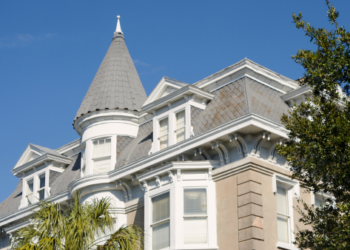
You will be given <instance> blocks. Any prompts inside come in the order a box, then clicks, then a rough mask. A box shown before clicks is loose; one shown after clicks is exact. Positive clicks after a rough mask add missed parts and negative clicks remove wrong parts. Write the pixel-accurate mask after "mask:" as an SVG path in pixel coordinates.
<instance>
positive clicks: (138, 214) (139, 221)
mask: <svg viewBox="0 0 350 250" xmlns="http://www.w3.org/2000/svg"><path fill="white" fill-rule="evenodd" d="M126 221H127V224H128V225H130V224H134V225H137V226H139V227H141V228H143V227H144V207H140V208H138V209H136V210H134V211H131V212H129V213H127V214H126Z"/></svg>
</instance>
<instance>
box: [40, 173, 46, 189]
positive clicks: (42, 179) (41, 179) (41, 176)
mask: <svg viewBox="0 0 350 250" xmlns="http://www.w3.org/2000/svg"><path fill="white" fill-rule="evenodd" d="M40 188H45V174H42V175H39V189H40Z"/></svg>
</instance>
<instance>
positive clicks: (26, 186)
mask: <svg viewBox="0 0 350 250" xmlns="http://www.w3.org/2000/svg"><path fill="white" fill-rule="evenodd" d="M30 181H32V183H33V191H32V193H31V195H32V203H31V204H29V200H28V195H30V194H27V190H29V188H28V182H30ZM34 185H35V182H34V177H31V178H28V179H27V180H25V188H24V190H25V195H26V196H25V197H26V198H25V200H26V205H27V206H29V205H32V204H34V203H35V201H34V198H35V193H34V189H35V186H34Z"/></svg>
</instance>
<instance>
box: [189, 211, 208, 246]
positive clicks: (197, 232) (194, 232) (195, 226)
mask: <svg viewBox="0 0 350 250" xmlns="http://www.w3.org/2000/svg"><path fill="white" fill-rule="evenodd" d="M207 227H208V221H207V218H206V217H204V218H203V217H202V218H200V217H191V218H185V219H184V243H185V244H206V243H207V237H208V236H207V235H208V230H207Z"/></svg>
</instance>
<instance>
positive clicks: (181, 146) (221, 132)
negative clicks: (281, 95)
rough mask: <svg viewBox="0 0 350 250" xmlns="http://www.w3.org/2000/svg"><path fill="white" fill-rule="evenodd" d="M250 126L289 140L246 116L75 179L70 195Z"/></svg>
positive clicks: (278, 128) (255, 117) (281, 132)
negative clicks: (110, 169) (137, 157)
mask: <svg viewBox="0 0 350 250" xmlns="http://www.w3.org/2000/svg"><path fill="white" fill-rule="evenodd" d="M249 126H253V127H258V128H259V129H261V130H264V131H268V132H270V133H271V134H275V135H277V136H279V137H283V138H286V139H287V138H288V134H287V133H288V131H287V130H286V129H285V128H284V127H283V126H282V125H280V124H278V123H275V122H272V121H270V120H268V119H266V118H263V117H260V116H258V115H255V114H249V115H246V116H243V117H240V118H238V119H236V120H234V121H231V122H228V123H226V124H224V125H221V126H218V127H216V128H214V129H211V130H209V131H207V132H205V133H202V134H199V135H196V136H193V137H191V138H189V139H186V140H185V141H182V142H180V143H177V144H174V145H171V146H169V147H168V148H166V149H163V150H161V151H157V152H155V153H153V154H151V155H149V156H148V157H145V158H142V159H140V160H138V161H135V162H132V163H130V164H128V165H126V166H123V167H122V168H118V169H115V170H112V171H110V172H108V173H103V174H97V175H88V176H85V177H83V178H80V179H78V180H75V181H73V182H71V183H70V184H69V186H68V189H69V192H70V193H74V192H76V191H78V190H79V189H82V188H85V187H87V186H90V185H95V184H101V183H110V182H115V181H116V180H119V179H121V178H124V177H126V176H128V175H131V174H135V173H136V172H139V171H141V170H143V169H145V168H148V167H151V166H154V165H158V164H161V163H162V162H164V161H166V160H167V159H170V158H172V157H176V156H178V155H181V154H183V153H185V152H187V151H189V150H193V149H194V148H200V147H201V146H202V145H203V144H205V143H209V142H211V141H215V140H216V139H217V138H219V137H222V136H227V135H229V134H232V133H235V132H236V131H239V130H240V129H243V128H246V127H249Z"/></svg>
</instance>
